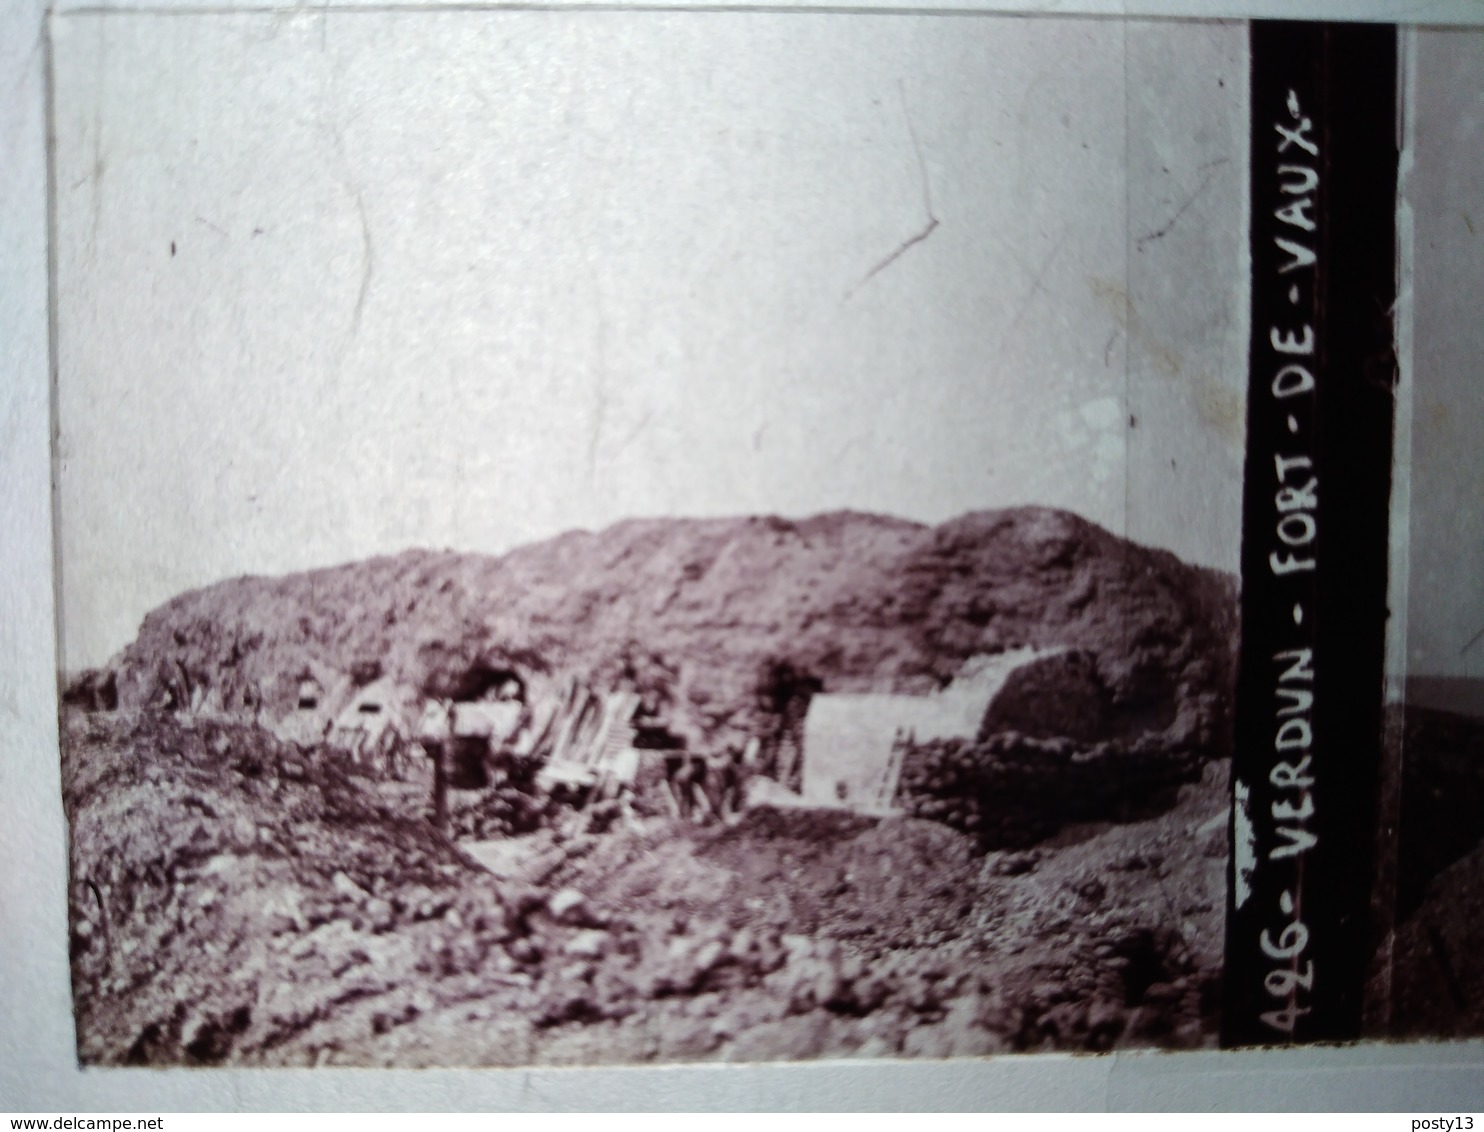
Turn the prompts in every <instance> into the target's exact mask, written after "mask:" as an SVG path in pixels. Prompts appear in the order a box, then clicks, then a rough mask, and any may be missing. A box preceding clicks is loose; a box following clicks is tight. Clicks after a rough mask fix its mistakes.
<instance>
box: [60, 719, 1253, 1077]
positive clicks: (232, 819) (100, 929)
mask: <svg viewBox="0 0 1484 1132" xmlns="http://www.w3.org/2000/svg"><path fill="white" fill-rule="evenodd" d="M64 724H65V728H66V739H67V742H66V743H65V745H64V749H65V752H66V754H65V764H64V768H63V769H64V781H65V784H66V789H65V799H66V805H67V811H68V816H69V819H70V821H71V824H72V831H73V840H72V877H73V883H72V891H71V902H72V909H71V912H72V963H73V986H74V995H75V998H76V1013H77V1021H78V1035H79V1047H80V1054H81V1058H82V1060H83V1061H84V1062H85V1063H90V1064H153V1065H162V1064H224V1063H225V1064H245V1065H313V1064H350V1065H519V1064H565V1063H573V1064H575V1063H582V1064H593V1063H614V1062H644V1061H654V1060H683V1059H697V1058H722V1059H731V1060H756V1059H775V1058H790V1057H814V1056H842V1055H855V1056H872V1055H878V1056H886V1055H897V1054H908V1055H912V1054H918V1055H927V1056H953V1055H970V1054H981V1053H988V1052H995V1051H999V1050H1010V1049H1043V1048H1057V1049H1104V1048H1112V1047H1114V1046H1119V1045H1147V1044H1151V1043H1152V1044H1162V1045H1169V1046H1199V1045H1210V1044H1213V1043H1214V1041H1215V1020H1214V1014H1213V1005H1212V1004H1213V995H1212V990H1211V988H1212V987H1213V986H1214V981H1215V979H1216V977H1217V972H1219V969H1220V954H1219V949H1220V937H1221V932H1220V906H1221V905H1220V897H1219V893H1220V891H1221V883H1222V881H1221V871H1222V861H1221V853H1222V845H1223V844H1224V842H1223V833H1222V831H1223V830H1224V826H1223V827H1222V828H1221V830H1218V829H1217V828H1216V826H1214V825H1212V824H1211V816H1212V814H1215V815H1217V817H1218V818H1219V816H1220V814H1221V813H1222V812H1223V810H1224V798H1223V790H1222V782H1221V781H1220V779H1219V776H1217V775H1216V774H1215V771H1216V770H1217V769H1219V768H1218V767H1214V766H1213V767H1211V768H1208V773H1207V774H1206V775H1205V776H1204V777H1203V778H1202V779H1201V780H1200V781H1199V782H1196V783H1193V784H1192V785H1190V786H1187V787H1185V788H1184V789H1183V790H1182V791H1181V792H1180V796H1179V799H1178V800H1177V803H1176V804H1175V805H1174V806H1173V807H1172V808H1170V809H1169V810H1167V811H1166V812H1165V813H1163V814H1160V815H1158V816H1156V817H1153V818H1150V819H1148V820H1146V821H1142V822H1135V823H1127V824H1112V823H1105V824H1103V825H1101V826H1087V827H1083V828H1080V829H1078V830H1077V831H1075V836H1072V835H1068V834H1065V833H1064V834H1063V835H1062V840H1060V841H1059V840H1058V839H1053V840H1052V841H1048V842H1045V843H1043V844H1042V845H1040V846H1038V847H1036V848H1035V849H1033V850H1030V851H1026V852H1019V853H1011V852H990V853H988V854H987V855H983V856H980V855H977V852H976V846H975V844H974V842H973V840H972V839H971V838H969V837H967V836H965V835H964V834H962V833H960V832H958V831H956V830H953V829H951V828H949V827H947V826H945V825H942V824H938V823H930V822H920V821H913V820H910V819H906V820H904V819H876V818H868V817H862V816H859V815H854V814H848V813H820V812H817V811H773V810H769V809H766V808H764V809H758V810H753V811H749V812H748V813H747V814H745V815H744V816H743V817H742V819H741V820H740V821H739V822H738V823H737V824H735V825H731V826H727V825H723V824H719V823H712V824H709V825H697V824H692V823H689V822H681V821H676V820H673V819H670V818H666V817H649V818H645V819H643V820H641V821H638V822H637V823H617V824H615V825H614V826H613V827H612V828H610V829H608V830H607V831H605V832H601V833H587V832H579V833H573V834H564V833H563V832H561V831H560V830H557V829H552V828H542V829H539V830H538V831H536V832H535V833H532V834H528V835H525V836H524V837H515V838H507V839H506V843H507V844H508V845H509V846H511V847H512V848H514V849H518V850H520V851H521V853H520V854H519V855H518V859H519V862H521V863H519V864H518V866H517V867H514V868H512V869H511V870H509V871H508V872H507V873H505V874H502V875H500V876H496V875H494V874H493V873H492V872H490V871H487V870H486V869H484V868H481V867H479V866H478V865H477V864H476V863H475V862H474V860H473V859H472V858H471V857H469V856H467V855H466V854H465V853H464V852H463V851H461V850H460V848H459V847H458V845H457V844H456V843H455V842H453V841H450V840H448V839H446V838H445V837H444V836H443V835H441V834H439V833H437V832H436V831H435V830H434V829H433V828H432V827H431V826H430V825H429V824H428V823H427V822H426V821H425V820H424V815H423V814H422V813H421V812H409V810H408V809H407V808H406V807H405V806H401V805H399V804H398V802H397V801H396V796H395V795H394V794H390V793H387V792H386V791H384V790H382V789H381V787H382V785H384V784H381V783H378V782H377V781H376V780H374V779H372V778H369V777H363V772H362V770H361V768H358V767H356V766H355V765H354V764H353V763H349V762H346V761H344V760H340V759H337V758H336V757H334V756H333V754H326V755H324V757H321V758H318V759H314V760H308V759H306V758H305V757H304V755H303V753H302V752H301V751H299V750H298V749H296V748H294V747H292V746H289V745H285V744H283V743H280V742H279V741H278V740H276V739H274V738H273V737H272V736H271V735H270V734H268V733H267V732H265V731H263V730H260V729H257V728H255V727H252V726H250V725H242V724H233V723H230V722H223V721H211V720H204V719H197V720H190V719H183V718H180V717H177V716H174V715H170V714H153V713H142V714H141V713H129V712H119V713H114V714H111V715H97V714H93V715H86V714H83V713H82V712H80V711H77V710H73V709H69V710H68V712H67V715H66V717H65V720H64ZM1202 830H1204V832H1201V831H1202ZM1193 849H1194V851H1192V850H1193ZM1176 894H1177V895H1176ZM1213 949H1214V950H1213Z"/></svg>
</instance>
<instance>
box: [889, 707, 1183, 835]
mask: <svg viewBox="0 0 1484 1132" xmlns="http://www.w3.org/2000/svg"><path fill="white" fill-rule="evenodd" d="M1204 765H1205V762H1204V759H1202V758H1201V755H1200V752H1199V749H1198V748H1195V747H1190V746H1181V745H1170V744H1168V743H1167V742H1166V741H1165V740H1164V739H1163V738H1162V737H1160V736H1148V737H1141V738H1140V739H1138V740H1136V741H1134V742H1131V743H1126V742H1118V741H1104V742H1099V743H1094V744H1090V745H1081V744H1077V743H1075V742H1073V741H1072V740H1070V739H1066V738H1053V739H1038V738H1035V737H1033V736H1029V735H1022V734H1020V733H1018V732H1014V731H1008V732H1001V733H999V734H995V735H990V736H988V737H987V738H984V739H981V740H979V741H977V742H965V741H962V740H957V739H947V740H940V741H936V742H932V743H924V744H922V745H919V746H912V747H909V748H908V750H907V751H906V753H905V754H904V756H903V760H902V776H901V779H900V782H899V784H898V803H899V804H900V805H901V806H902V808H903V809H905V810H906V811H907V812H908V813H911V814H913V815H914V816H916V817H919V818H926V819H928V820H931V821H940V822H944V823H946V824H948V825H950V826H952V827H953V828H954V829H957V830H961V831H962V832H964V833H966V834H969V835H970V836H972V837H973V838H975V840H976V841H977V842H978V844H979V846H980V847H981V848H985V849H989V848H1011V847H1024V846H1028V845H1034V844H1035V843H1036V842H1038V841H1040V840H1042V839H1043V838H1046V837H1049V836H1050V835H1051V834H1053V833H1055V832H1056V830H1058V829H1060V828H1061V827H1062V826H1063V825H1066V824H1067V823H1069V822H1079V821H1096V820H1107V819H1112V820H1119V821H1127V820H1129V819H1130V818H1131V817H1134V816H1136V815H1139V814H1147V813H1149V812H1150V811H1151V809H1152V808H1153V807H1156V806H1157V805H1159V804H1160V802H1161V801H1165V800H1168V799H1169V798H1170V797H1171V795H1172V791H1173V789H1174V788H1175V787H1177V786H1179V785H1181V784H1182V783H1187V782H1191V781H1194V780H1195V779H1197V778H1199V777H1200V774H1201V770H1202V767H1203V766H1204Z"/></svg>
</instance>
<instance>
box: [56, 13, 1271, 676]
mask: <svg viewBox="0 0 1484 1132" xmlns="http://www.w3.org/2000/svg"><path fill="white" fill-rule="evenodd" d="M55 74H56V129H57V158H56V160H57V178H56V183H57V190H58V201H57V227H58V245H57V257H58V276H57V280H58V319H59V345H60V351H59V393H58V410H59V424H60V441H59V455H60V492H59V512H60V532H61V534H60V557H61V571H62V582H63V589H62V599H63V611H62V616H63V623H64V634H63V643H64V663H65V664H66V666H67V667H69V668H75V667H79V666H81V665H85V664H96V663H99V662H101V661H103V660H105V659H106V658H107V657H108V656H109V655H110V654H112V653H113V652H114V651H116V650H117V649H118V648H119V647H120V646H121V645H123V644H124V643H126V642H127V641H128V640H129V639H130V638H131V637H132V636H133V634H134V632H135V630H136V628H137V626H138V624H139V620H140V618H141V617H142V616H143V615H144V613H145V612H147V611H148V610H149V609H150V608H152V607H153V606H155V605H157V604H159V603H160V602H161V601H164V600H166V599H168V598H169V597H170V596H172V595H173V594H175V593H177V592H179V591H181V590H183V589H186V588H190V587H193V586H198V585H202V584H206V583H209V582H211V581H214V580H217V579H219V578H222V577H228V576H233V575H237V574H242V573H281V572H285V571H290V570H297V569H303V568H306V567H312V566H319V565H328V564H333V563H337V562H343V561H347V560H351V559H355V558H360V557H364V556H367V555H370V554H375V553H383V552H392V551H397V550H400V549H403V548H406V547H409V546H433V547H445V546H447V547H455V548H458V549H465V550H483V551H495V552H498V551H502V550H505V549H508V548H509V547H511V546H514V545H518V544H520V543H523V542H528V541H531V540H534V539H539V538H543V537H546V536H549V535H552V534H555V533H558V532H560V531H563V530H567V529H570V528H573V527H585V528H590V529H596V528H600V527H602V526H606V525H608V524H609V523H612V522H614V521H617V520H619V519H621V518H625V517H629V516H635V515H667V514H675V515H721V514H745V513H781V514H785V515H794V516H798V515H805V514H811V513H815V512H819V511H823V510H829V509H834V508H841V507H851V508H856V509H863V510H871V511H881V512H887V513H891V514H895V515H901V516H906V517H909V518H914V519H920V520H923V521H927V522H938V521H941V520H944V519H947V518H950V517H952V516H954V515H957V514H960V513H962V512H965V511H969V510H975V509H980V508H987V507H1000V506H1007V505H1015V504H1022V503H1039V504H1046V505H1052V506H1058V507H1066V508H1070V509H1072V510H1074V511H1077V512H1079V513H1080V514H1082V515H1085V516H1086V517H1088V518H1090V519H1092V520H1094V521H1096V522H1098V523H1101V524H1103V525H1104V526H1106V527H1108V528H1110V529H1112V530H1114V531H1118V532H1120V533H1126V534H1128V535H1130V536H1131V537H1134V538H1137V539H1139V540H1140V541H1143V542H1148V543H1154V544H1157V545H1161V546H1166V547H1169V548H1170V549H1172V550H1174V551H1175V552H1176V553H1178V554H1180V555H1181V556H1182V557H1183V558H1186V559H1187V560H1192V561H1198V562H1203V563H1207V564H1211V565H1215V566H1219V567H1221V568H1224V569H1228V570H1235V569H1236V566H1237V556H1238V545H1239V539H1240V531H1239V523H1240V483H1239V479H1240V469H1241V452H1242V439H1243V438H1242V429H1243V420H1244V414H1245V409H1244V406H1243V396H1244V393H1243V391H1244V388H1245V369H1244V366H1245V361H1244V359H1245V353H1246V326H1245V322H1244V319H1245V317H1246V316H1245V306H1246V296H1247V291H1246V271H1247V265H1246V260H1245V230H1246V228H1245V188H1244V185H1245V180H1246V168H1247V165H1246V146H1247V123H1246V105H1245V98H1246V91H1245V88H1246V54H1245V30H1244V28H1242V27H1241V26H1230V27H1223V26H1220V25H1216V24H1172V23H1167V24H1124V23H1122V22H1120V21H1114V20H1088V19H1083V20H1072V19H1005V18H990V17H906V16H872V17H866V16H843V15H812V16H805V15H789V14H783V15H760V14H723V13H671V14H658V13H628V14H619V13H593V12H588V13H553V12H478V13H437V14H430V13H419V14H416V15H411V14H407V13H387V12H341V13H336V14H332V15H329V16H316V15H309V14H304V13H303V12H299V13H289V12H284V13H280V14H276V15H267V14H243V15H238V16H231V17H221V16H213V17H209V18H205V17H192V16H173V17H170V18H164V17H159V16H148V15H145V16H119V15H113V16H109V17H104V18H89V17H79V16H73V17H69V18H68V19H66V20H63V21H60V22H59V24H58V25H57V30H56V47H55Z"/></svg>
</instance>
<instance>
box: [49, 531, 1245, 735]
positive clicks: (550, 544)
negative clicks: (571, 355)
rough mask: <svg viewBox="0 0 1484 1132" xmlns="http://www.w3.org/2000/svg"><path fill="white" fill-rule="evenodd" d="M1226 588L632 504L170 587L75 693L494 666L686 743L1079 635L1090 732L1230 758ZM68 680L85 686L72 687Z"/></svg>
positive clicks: (773, 725) (170, 696) (185, 694)
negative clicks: (567, 519) (821, 700)
mask: <svg viewBox="0 0 1484 1132" xmlns="http://www.w3.org/2000/svg"><path fill="white" fill-rule="evenodd" d="M1235 624H1236V584H1235V580H1234V579H1233V578H1232V577H1230V576H1228V575H1225V574H1220V573H1217V572H1214V571H1210V570H1206V569H1202V568H1199V567H1194V566H1189V565H1186V564H1184V563H1182V562H1180V561H1179V560H1178V559H1176V558H1175V557H1174V556H1173V555H1171V554H1168V553H1166V552H1163V551H1158V550H1152V549H1149V548H1146V547H1141V546H1138V545H1135V544H1133V543H1130V542H1128V541H1126V540H1124V539H1121V538H1119V537H1117V536H1115V535H1113V534H1110V533H1109V532H1107V531H1105V530H1103V529H1102V528H1100V527H1098V526H1096V525H1094V524H1092V523H1089V522H1087V521H1086V520H1083V519H1081V518H1079V517H1077V516H1075V515H1072V514H1069V513H1066V512H1061V511H1054V510H1048V509H1044V508H1020V509H1014V510H1004V511H987V512H978V513H973V514H969V515H965V516H962V517H961V518H958V519H955V520H953V521H951V522H947V523H944V524H942V525H940V526H937V527H928V526H923V525H921V524H918V523H912V522H907V521H904V520H900V519H893V518H887V517H882V516H878V515H867V514H860V513H855V512H838V513H833V514H826V515H819V516H815V517H813V518H810V519H804V520H799V521H793V520H788V519H781V518H777V517H752V518H739V519H653V520H632V521H628V522H623V523H619V524H618V525H616V526H614V527H611V528H609V529H607V530H605V531H602V532H600V533H597V534H592V533H588V532H572V533H569V534H565V535H562V536H560V537H558V538H554V539H550V540H548V541H545V542H541V543H537V544H534V545H531V546H526V547H522V548H520V549H517V550H514V551H511V552H510V553H508V554H506V555H503V556H501V557H491V556H485V555H476V554H459V553H454V552H432V551H424V550H416V551H408V552H406V553H404V554H400V555H397V556H395V557H387V558H377V559H372V560H369V561H365V562H359V563H354V564H350V565H346V566H340V567H335V568H332V569H324V570H316V571H312V572H309V573H305V574H296V575H291V576H287V577H281V578H259V577H245V578H238V579H234V580H231V581H225V582H221V583H218V584H216V585H212V586H208V587H206V588H204V589H201V590H196V591H193V592H190V593H186V594H182V595H180V596H179V597H177V598H175V599H173V600H172V601H170V602H167V603H166V604H165V605H163V606H161V607H160V608H158V609H156V610H154V611H153V612H152V613H150V614H149V615H148V616H147V617H146V618H145V620H144V623H143V625H142V627H141V629H140V632H139V635H138V638H137V639H136V640H135V641H134V642H133V643H132V644H130V645H129V646H128V647H127V648H125V649H124V650H123V652H122V653H121V654H120V655H119V656H118V657H116V658H115V659H114V661H113V662H112V663H111V664H110V666H109V668H108V670H107V671H106V672H105V673H102V674H91V675H90V676H89V684H88V689H86V690H84V689H81V688H80V689H79V690H78V695H79V696H80V697H82V698H83V699H86V698H87V697H89V696H93V697H96V695H97V693H96V691H95V690H94V689H96V688H99V687H103V686H104V685H107V687H108V689H109V694H110V695H111V696H113V697H114V698H115V699H116V702H117V703H118V705H119V706H120V707H122V708H124V709H136V710H137V709H141V708H155V707H177V708H182V707H186V706H190V707H203V706H204V707H206V708H210V709H214V710H216V711H218V712H225V713H227V714H237V715H240V716H242V717H243V718H254V719H259V720H261V721H263V722H265V723H268V724H270V725H271V724H272V723H274V722H275V721H278V720H281V719H283V718H284V717H285V716H287V715H288V714H289V713H290V712H291V711H292V710H293V708H294V706H295V699H296V697H297V695H298V689H299V686H300V683H301V681H302V680H303V679H304V678H305V677H306V676H312V677H314V678H316V679H318V680H320V681H321V682H322V683H324V684H326V685H327V686H328V685H329V684H330V683H333V682H335V681H345V682H353V683H355V684H358V685H360V684H365V683H367V682H368V681H371V680H384V681H387V682H389V683H390V684H392V685H395V686H399V687H409V688H418V687H424V686H426V685H427V682H428V680H429V678H430V673H434V672H436V670H437V669H438V667H439V665H440V664H444V663H446V661H447V658H449V657H450V656H452V657H454V658H467V657H478V656H482V657H485V658H490V657H494V658H497V660H498V663H499V664H500V665H502V666H507V667H508V668H509V670H510V671H512V672H514V673H516V674H518V676H519V678H520V679H521V680H522V681H523V683H524V684H525V685H526V686H527V687H528V688H529V690H530V691H531V694H532V695H533V696H535V697H540V696H542V695H551V694H554V690H555V689H557V688H559V687H561V686H562V685H563V683H564V682H565V681H567V680H569V679H572V678H575V679H578V680H580V681H582V682H584V683H586V684H587V685H589V686H591V687H593V688H596V689H599V690H602V689H606V688H611V687H614V686H615V685H616V684H617V683H618V682H620V681H625V680H626V681H628V682H629V684H630V685H632V686H635V687H638V688H640V689H642V690H644V691H645V693H646V695H647V696H648V697H649V698H650V699H652V700H654V701H655V706H656V708H658V709H661V710H662V713H663V714H664V716H665V717H666V719H667V720H668V721H669V725H670V726H671V727H672V728H673V729H674V730H675V731H676V732H677V733H678V734H679V735H680V736H681V737H682V738H684V739H685V740H686V741H687V742H688V743H689V744H690V745H691V746H692V747H693V748H707V747H718V746H722V745H726V744H729V743H742V742H745V741H746V739H747V737H749V736H752V735H769V734H776V733H777V732H778V730H779V724H778V718H779V716H780V715H781V714H786V713H787V711H788V705H787V702H786V701H787V700H788V695H787V694H786V693H787V690H786V689H785V690H784V692H783V693H782V694H781V693H780V689H779V687H778V686H777V684H778V674H779V673H780V672H782V673H786V674H788V675H789V677H790V680H791V681H792V686H795V687H804V688H808V689H812V690H814V691H825V692H891V693H903V694H923V693H927V692H931V691H933V690H935V689H938V688H941V687H943V686H944V685H946V684H947V683H949V682H950V681H951V680H952V679H953V678H954V677H955V675H957V674H958V673H959V672H960V670H961V669H962V668H963V667H964V665H965V663H966V662H967V661H969V660H970V659H971V658H974V657H976V656H982V655H988V654H996V653H1003V652H1006V651H1008V650H1012V649H1017V648H1022V647H1033V648H1042V647H1046V648H1066V649H1075V650H1078V651H1079V653H1080V654H1082V655H1085V656H1086V657H1088V658H1089V661H1090V667H1089V678H1090V679H1091V680H1093V681H1094V682H1095V684H1096V686H1097V687H1098V689H1099V690H1100V695H1101V696H1102V697H1103V699H1104V701H1105V702H1103V703H1100V704H1097V705H1094V706H1095V708H1096V710H1095V712H1094V713H1093V715H1094V717H1095V718H1096V719H1098V720H1099V726H1100V727H1101V728H1104V729H1106V731H1107V734H1108V735H1119V736H1128V737H1136V736H1138V735H1142V734H1146V733H1162V732H1167V731H1169V730H1170V729H1171V728H1179V729H1181V731H1182V734H1189V735H1190V736H1192V737H1194V736H1196V735H1201V736H1204V737H1205V738H1206V739H1207V740H1208V741H1209V746H1208V749H1207V752H1206V753H1207V754H1208V755H1209V756H1211V757H1219V756H1221V755H1224V754H1226V753H1228V752H1227V751H1226V749H1225V746H1224V744H1225V737H1226V736H1228V735H1229V734H1230V725H1229V720H1228V718H1227V714H1226V713H1227V712H1228V711H1229V704H1230V689H1231V686H1232V670H1233V667H1234V663H1235V635H1236V634H1235ZM84 693H86V694H84Z"/></svg>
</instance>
